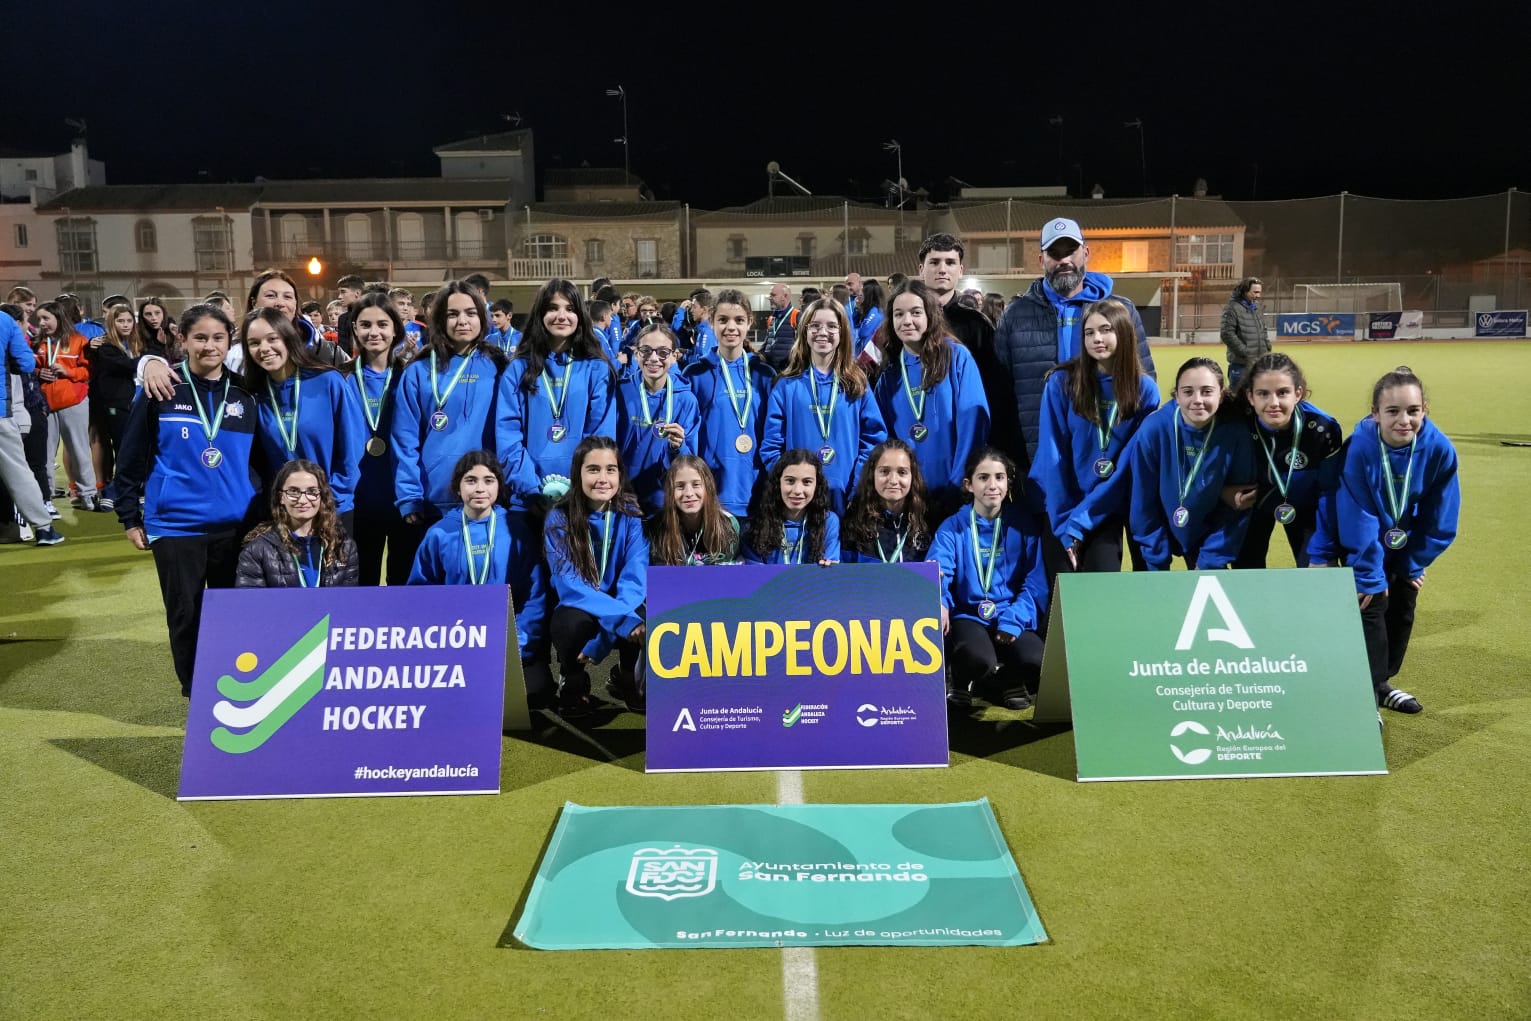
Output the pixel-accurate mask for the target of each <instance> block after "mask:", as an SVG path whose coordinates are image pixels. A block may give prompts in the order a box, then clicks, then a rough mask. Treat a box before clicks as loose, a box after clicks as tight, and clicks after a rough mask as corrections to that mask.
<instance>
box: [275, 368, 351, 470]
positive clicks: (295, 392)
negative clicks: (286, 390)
mask: <svg viewBox="0 0 1531 1021" xmlns="http://www.w3.org/2000/svg"><path fill="white" fill-rule="evenodd" d="M266 396H268V397H270V398H271V407H272V410H274V411H275V412H276V431H277V432H279V433H281V434H282V446H284V447H286V448H287V456H288V457H293V456H295V455H296V454H297V452H298V402H299V401H301V400H302V399H303V374H302V373H301V372H296V371H295V372H293V374H292V435H291V436H289V435H287V423H286V421H284V420H283V418H282V403H281V402H280V401H278V400H277V399H276V391H275V390H273V389H271V380H269V379H268V380H266ZM363 403H366V402H365V401H363Z"/></svg>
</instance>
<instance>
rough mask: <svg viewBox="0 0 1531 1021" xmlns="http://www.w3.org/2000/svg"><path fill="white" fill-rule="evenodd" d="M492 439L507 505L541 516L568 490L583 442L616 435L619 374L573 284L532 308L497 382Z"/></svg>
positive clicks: (550, 289)
mask: <svg viewBox="0 0 1531 1021" xmlns="http://www.w3.org/2000/svg"><path fill="white" fill-rule="evenodd" d="M495 432H496V437H497V442H498V446H497V447H496V449H497V450H498V451H499V453H500V463H501V465H503V466H504V468H505V478H506V479H507V480H508V481H509V483H510V490H511V498H510V506H511V509H512V510H519V511H528V510H533V509H535V510H537V511H541V509H542V508H544V507H547V506H549V505H551V504H553V503H556V502H557V501H558V500H560V499H562V497H563V496H564V494H566V493H568V492H569V491H570V488H571V484H570V479H571V477H572V470H573V469H572V464H573V459H574V450H575V448H576V447H577V446H578V445H579V443H580V441H581V440H583V439H585V438H587V437H590V436H615V435H616V434H617V395H616V374H615V372H614V371H613V368H612V364H611V362H610V361H608V360H607V358H606V353H605V351H604V350H603V349H602V347H601V341H600V338H598V337H597V336H596V335H595V330H594V329H593V328H592V327H591V323H590V314H589V312H588V311H587V310H586V308H585V299H584V298H582V297H581V296H580V293H579V288H577V287H575V286H574V284H573V283H571V282H570V281H568V280H561V279H554V280H549V281H548V282H547V283H545V284H543V285H542V289H541V290H539V291H538V292H537V297H536V299H535V300H533V302H532V309H531V312H530V314H529V315H528V316H527V320H526V333H525V335H524V336H523V337H522V338H521V344H520V346H519V347H517V348H516V360H515V361H513V362H511V364H510V368H509V369H508V370H507V371H506V373H505V377H504V379H503V380H501V382H500V411H499V421H498V423H497V424H496V426H495Z"/></svg>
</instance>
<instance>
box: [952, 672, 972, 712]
mask: <svg viewBox="0 0 1531 1021" xmlns="http://www.w3.org/2000/svg"><path fill="white" fill-rule="evenodd" d="M946 704H947V705H950V706H955V707H956V708H958V709H971V708H973V693H972V691H970V690H968V686H967V685H966V684H960V683H958V682H957V681H954V680H952V679H951V678H950V677H948V678H947V679H946Z"/></svg>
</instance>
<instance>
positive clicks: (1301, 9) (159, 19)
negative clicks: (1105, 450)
mask: <svg viewBox="0 0 1531 1021" xmlns="http://www.w3.org/2000/svg"><path fill="white" fill-rule="evenodd" d="M1342 6H1344V5H1341V4H1333V3H1331V4H1325V5H1305V4H1304V5H1298V4H1263V5H1250V6H1247V7H1242V8H1239V7H1236V6H1235V5H1215V6H1214V5H1205V6H1201V7H1192V6H1191V5H1184V4H1161V3H1153V4H1145V5H1143V8H1142V11H1141V13H1138V14H1134V15H1126V16H1119V17H1115V18H1109V17H1105V16H1104V15H1103V14H1102V13H1101V9H1099V8H1094V7H1086V6H1082V5H1081V6H1078V7H1074V8H1069V7H1065V6H1064V5H1061V4H1051V5H1040V4H1013V5H1007V6H1003V7H999V6H996V7H994V8H993V9H992V10H989V9H986V8H984V7H982V6H975V5H960V4H940V5H935V6H933V7H932V8H931V9H932V10H939V11H941V12H942V18H941V19H940V20H938V21H936V22H934V23H929V24H921V23H916V22H911V21H907V20H904V19H900V18H898V17H897V16H895V15H894V13H893V12H894V10H895V8H894V7H893V6H892V5H889V4H863V5H856V6H852V5H844V7H843V9H844V10H845V11H846V12H847V13H846V14H844V15H843V20H836V21H827V20H825V12H826V11H830V10H833V9H834V5H824V4H820V5H813V6H809V7H805V8H803V9H802V10H800V11H794V10H793V9H792V8H791V7H790V6H787V5H780V4H777V5H771V6H769V7H765V6H762V7H761V8H759V9H758V10H757V9H755V8H753V7H748V8H742V7H740V6H738V5H733V4H727V5H712V6H707V7H690V6H687V5H682V4H673V5H672V4H662V5H655V6H654V7H653V8H652V9H649V10H645V8H644V7H643V6H642V5H636V4H634V5H624V6H623V7H621V8H614V7H606V6H603V5H599V4H594V5H578V4H571V5H552V4H528V3H510V4H499V5H494V7H493V8H490V7H487V6H485V7H480V6H478V5H458V4H450V3H448V4H436V5H432V4H417V5H409V6H405V5H402V4H398V3H374V4H370V5H361V4H334V5H331V4H326V3H322V2H321V3H314V2H305V3H293V2H291V0H268V2H264V3H257V4H253V5H247V4H231V5H221V4H219V5H197V7H196V10H197V13H196V14H195V15H194V16H191V17H194V18H195V21H194V22H193V21H191V20H188V12H189V11H190V10H191V9H192V7H191V5H185V4H179V3H177V4H172V3H168V2H143V3H127V4H124V3H120V2H114V3H107V2H103V0H75V2H72V3H69V4H31V5H27V6H26V7H25V8H23V9H19V10H11V11H8V12H7V15H6V21H7V26H6V28H7V32H6V36H5V38H6V43H7V45H6V46H5V51H6V58H5V72H4V73H5V76H6V87H5V96H6V101H5V102H4V104H3V108H0V146H7V147H14V148H25V149H41V150H51V151H58V152H63V151H67V149H68V143H69V139H70V137H71V135H72V131H71V129H70V128H68V127H67V126H65V124H64V123H63V122H64V118H66V117H84V118H85V119H86V121H87V122H88V125H89V129H88V130H89V143H90V149H91V155H92V156H93V157H95V158H97V159H101V160H104V161H105V162H106V164H107V174H108V180H109V181H110V182H111V183H114V184H133V183H147V182H171V181H194V180H213V181H234V180H244V181H248V180H251V179H252V178H254V177H255V176H256V175H264V176H266V177H268V178H294V177H321V176H322V177H352V176H405V175H430V176H434V175H435V174H436V173H437V172H438V163H437V160H436V158H435V157H434V156H433V155H432V154H431V148H432V147H433V146H435V145H440V144H443V143H446V142H450V141H454V140H457V139H460V138H463V137H467V136H470V135H475V134H481V133H486V132H488V133H492V132H497V131H504V130H508V129H509V128H510V127H511V126H512V125H511V124H509V123H507V121H506V120H505V119H504V118H505V115H509V114H519V115H520V116H521V117H523V118H524V124H523V126H525V127H530V128H532V129H533V131H534V132H535V136H536V148H537V158H538V164H539V172H545V171H546V170H548V169H550V168H554V167H560V166H580V165H582V164H588V165H591V166H614V167H620V166H621V165H622V147H621V146H620V145H618V144H616V143H615V142H614V139H616V138H617V137H618V136H619V135H621V133H622V119H621V118H622V109H621V105H620V102H619V101H618V100H617V99H612V98H608V97H607V96H606V95H605V90H606V89H607V88H612V87H615V86H617V85H621V86H622V87H624V88H625V89H626V90H627V92H628V95H629V117H630V123H629V135H630V137H631V140H632V162H633V171H634V173H636V174H638V175H639V176H641V177H643V178H644V179H645V180H646V181H647V182H648V183H649V185H650V188H651V189H652V191H653V192H654V195H655V197H656V198H660V199H678V200H683V201H688V202H690V203H691V204H692V205H694V206H698V207H701V208H716V207H717V206H720V205H730V204H739V203H744V202H748V201H751V200H753V199H755V198H759V197H760V196H762V195H763V194H765V189H766V175H765V165H766V163H767V162H768V161H769V160H773V159H774V160H778V161H780V163H781V166H782V169H783V170H785V171H786V172H787V173H788V174H790V175H791V176H793V177H794V178H796V179H797V180H798V181H801V182H802V183H803V184H804V185H806V186H807V187H808V188H809V189H811V190H812V191H813V192H815V193H816V194H826V195H828V194H835V195H850V196H851V197H854V198H863V199H868V200H873V201H875V200H877V199H878V197H879V186H880V184H881V182H882V181H883V180H884V179H891V178H894V177H895V176H896V164H895V157H894V156H893V154H892V153H889V152H885V151H884V150H883V143H884V142H886V141H887V140H889V139H894V138H896V139H898V141H899V142H900V143H902V146H903V173H904V177H905V178H906V179H907V180H908V182H909V185H910V187H911V188H920V187H924V188H927V189H929V191H930V192H931V195H932V197H933V198H935V199H942V198H945V197H946V196H947V195H948V194H949V193H950V192H951V190H952V189H953V188H954V187H955V186H954V185H953V183H952V182H951V180H950V179H951V178H958V179H960V180H962V181H965V182H967V183H969V184H973V185H978V186H1002V185H1050V184H1063V185H1066V186H1067V187H1068V188H1069V189H1070V190H1071V191H1077V190H1078V188H1079V185H1080V184H1081V182H1082V184H1083V188H1084V190H1085V193H1088V191H1089V189H1090V188H1091V186H1092V185H1094V184H1095V183H1097V182H1098V183H1100V184H1101V185H1102V186H1103V187H1104V188H1105V190H1106V194H1107V195H1108V196H1112V197H1117V196H1127V195H1139V194H1142V193H1143V191H1144V188H1143V161H1142V159H1141V158H1140V153H1139V135H1138V132H1137V130H1135V129H1132V128H1127V127H1124V126H1123V124H1124V122H1127V121H1132V120H1134V119H1138V118H1141V120H1142V124H1143V140H1144V142H1145V143H1146V144H1145V149H1146V152H1145V155H1146V162H1147V178H1148V188H1147V190H1148V192H1149V193H1150V194H1153V195H1159V196H1166V195H1169V194H1170V193H1172V192H1178V193H1179V194H1182V195H1188V194H1190V193H1191V190H1192V187H1193V183H1194V181H1195V179H1196V178H1197V177H1204V178H1206V180H1207V181H1208V183H1209V185H1210V190H1211V192H1212V193H1213V194H1221V195H1223V196H1225V197H1228V198H1233V199H1248V198H1251V197H1253V198H1261V199H1274V198H1292V197H1301V196H1310V195H1322V194H1333V193H1336V192H1338V191H1340V190H1341V189H1346V190H1348V191H1351V192H1353V193H1358V194H1364V195H1376V196H1383V197H1390V198H1446V197H1454V196H1465V195H1476V194H1484V193H1488V192H1496V191H1503V190H1504V189H1506V188H1509V187H1511V186H1515V187H1520V188H1526V187H1527V186H1528V185H1531V145H1528V144H1527V143H1526V141H1525V135H1524V117H1525V110H1526V109H1527V100H1528V98H1531V89H1528V88H1527V85H1526V82H1527V76H1526V74H1525V72H1524V69H1523V68H1522V67H1520V66H1519V65H1518V56H1517V55H1516V54H1515V53H1512V52H1511V50H1510V49H1506V48H1505V46H1506V45H1511V41H1512V40H1513V41H1514V42H1513V46H1519V45H1520V42H1521V41H1523V40H1524V38H1525V37H1526V27H1527V23H1526V18H1525V15H1524V13H1523V12H1520V11H1516V10H1513V8H1510V7H1509V6H1502V7H1501V6H1500V5H1495V6H1496V7H1499V10H1505V11H1513V13H1511V14H1501V13H1497V12H1496V13H1495V14H1494V15H1493V16H1492V17H1491V18H1490V19H1489V21H1484V20H1482V19H1481V18H1477V17H1469V16H1465V15H1463V14H1461V13H1459V12H1460V11H1462V10H1465V8H1462V7H1453V8H1452V9H1451V10H1450V12H1448V11H1447V9H1446V8H1438V7H1432V8H1430V9H1429V11H1428V14H1427V15H1426V16H1422V17H1414V16H1411V15H1410V14H1409V13H1408V12H1407V10H1405V9H1403V8H1391V9H1381V8H1375V9H1369V10H1364V11H1357V12H1353V13H1347V12H1343V11H1339V9H1340V8H1341V7H1342ZM1357 6H1359V5H1357ZM1370 6H1371V5H1367V7H1370ZM741 9H743V10H747V11H748V13H747V14H744V15H741V16H740V17H741V20H739V21H738V22H736V23H735V22H730V21H726V20H723V19H722V18H721V17H720V12H723V11H736V10H741ZM390 10H391V11H395V12H396V13H394V14H392V15H389V14H388V13H386V12H388V11H390ZM436 10H441V11H444V12H446V13H445V14H444V15H436V16H434V17H433V16H431V13H430V12H432V11H436ZM490 10H493V11H495V12H496V13H493V14H490V13H488V11H490ZM572 11H578V12H580V13H579V16H580V18H582V19H584V20H579V21H576V20H573V19H571V18H570V16H569V13H568V12H572ZM602 11H609V12H610V13H609V14H601V13H600V12H602ZM1206 11H1215V12H1216V13H1215V14H1209V13H1203V12H1206ZM1337 11H1338V12H1339V13H1336V12H1337ZM1317 12H1326V13H1325V14H1324V15H1323V18H1322V20H1320V15H1319V13H1317ZM532 15H534V16H535V19H536V20H533V18H532ZM554 19H557V20H554ZM1511 19H1518V20H1516V21H1514V22H1513V23H1512V20H1511ZM1496 39H1497V40H1500V42H1497V43H1496ZM1054 117H1061V118H1062V127H1061V132H1062V150H1063V151H1062V157H1061V159H1060V156H1059V142H1060V129H1059V128H1058V127H1056V126H1054V125H1052V124H1050V123H1049V121H1050V119H1051V118H1054ZM539 180H540V179H539Z"/></svg>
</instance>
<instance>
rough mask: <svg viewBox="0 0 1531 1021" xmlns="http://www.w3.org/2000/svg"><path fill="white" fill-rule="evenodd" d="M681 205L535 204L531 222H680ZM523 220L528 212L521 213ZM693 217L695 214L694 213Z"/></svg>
mask: <svg viewBox="0 0 1531 1021" xmlns="http://www.w3.org/2000/svg"><path fill="white" fill-rule="evenodd" d="M680 208H681V203H679V202H535V203H533V204H532V222H533V223H535V222H536V221H537V220H662V221H667V222H668V221H676V220H679V219H680ZM516 215H519V216H520V217H522V218H523V219H524V218H525V217H526V213H525V212H519V213H517V214H516ZM691 215H692V217H693V218H694V217H695V216H696V214H695V213H694V212H693V213H692V214H691Z"/></svg>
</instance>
